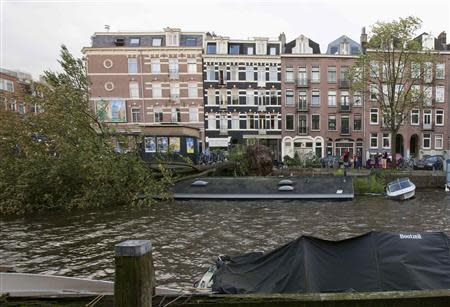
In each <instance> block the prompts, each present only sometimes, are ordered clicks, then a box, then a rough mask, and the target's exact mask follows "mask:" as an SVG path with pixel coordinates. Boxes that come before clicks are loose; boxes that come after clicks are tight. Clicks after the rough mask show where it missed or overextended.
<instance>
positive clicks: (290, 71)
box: [286, 66, 294, 82]
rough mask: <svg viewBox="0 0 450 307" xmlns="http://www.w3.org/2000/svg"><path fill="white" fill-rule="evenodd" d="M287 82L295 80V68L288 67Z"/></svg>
mask: <svg viewBox="0 0 450 307" xmlns="http://www.w3.org/2000/svg"><path fill="white" fill-rule="evenodd" d="M286 82H294V68H292V67H289V66H287V67H286Z"/></svg>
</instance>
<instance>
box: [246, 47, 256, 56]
mask: <svg viewBox="0 0 450 307" xmlns="http://www.w3.org/2000/svg"><path fill="white" fill-rule="evenodd" d="M247 54H248V55H253V54H255V50H254V48H253V47H247Z"/></svg>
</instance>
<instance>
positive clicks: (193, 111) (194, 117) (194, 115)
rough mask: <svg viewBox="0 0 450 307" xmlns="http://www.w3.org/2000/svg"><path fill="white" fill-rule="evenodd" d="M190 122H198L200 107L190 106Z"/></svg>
mask: <svg viewBox="0 0 450 307" xmlns="http://www.w3.org/2000/svg"><path fill="white" fill-rule="evenodd" d="M189 122H191V123H198V108H189Z"/></svg>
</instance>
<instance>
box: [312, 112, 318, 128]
mask: <svg viewBox="0 0 450 307" xmlns="http://www.w3.org/2000/svg"><path fill="white" fill-rule="evenodd" d="M314 116H319V129H314V128H313V122H314V121H313V117H314ZM311 131H320V114H319V113H313V114H311Z"/></svg>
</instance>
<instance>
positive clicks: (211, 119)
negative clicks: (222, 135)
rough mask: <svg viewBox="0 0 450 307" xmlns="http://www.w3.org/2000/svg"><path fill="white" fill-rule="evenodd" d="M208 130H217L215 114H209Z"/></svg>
mask: <svg viewBox="0 0 450 307" xmlns="http://www.w3.org/2000/svg"><path fill="white" fill-rule="evenodd" d="M208 129H210V130H214V129H217V125H216V115H214V114H208Z"/></svg>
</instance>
